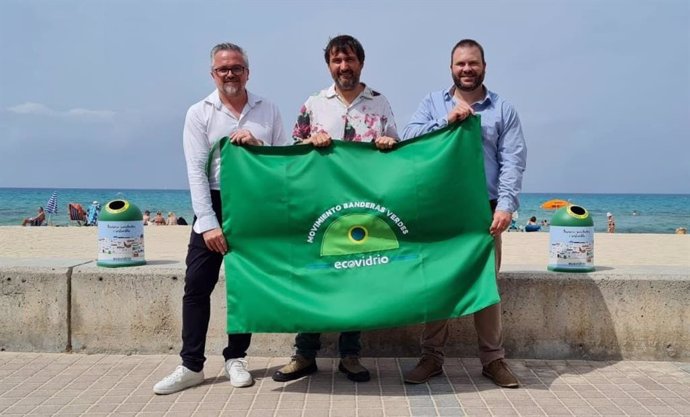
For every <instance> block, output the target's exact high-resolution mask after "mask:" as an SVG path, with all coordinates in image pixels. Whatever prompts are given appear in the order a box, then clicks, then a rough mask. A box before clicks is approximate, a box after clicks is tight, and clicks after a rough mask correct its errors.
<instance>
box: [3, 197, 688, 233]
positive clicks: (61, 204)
mask: <svg viewBox="0 0 690 417" xmlns="http://www.w3.org/2000/svg"><path fill="white" fill-rule="evenodd" d="M53 191H56V192H57V194H58V213H57V214H56V215H52V217H51V221H52V223H53V224H55V225H58V226H67V225H69V224H70V222H69V213H68V211H67V204H68V203H70V202H75V203H80V204H81V205H82V206H83V207H84V209H85V210H86V209H87V208H88V207H89V205H91V202H92V201H98V202H99V203H100V204H101V205H104V204H105V203H106V202H108V201H111V200H115V199H125V200H128V201H129V202H130V203H133V204H135V205H136V206H137V207H139V208H140V209H141V211H144V210H149V211H151V213H155V212H156V211H161V212H163V215H164V217H167V213H168V212H170V211H172V212H175V214H176V215H177V216H178V217H180V216H181V217H184V218H185V219H186V220H187V221H188V222H189V223H191V220H192V219H193V217H194V216H193V212H192V203H191V200H190V196H189V190H116V189H112V190H103V189H72V188H62V189H61V188H58V189H53V188H50V189H49V188H0V226H10V225H19V224H20V223H21V221H22V219H24V218H25V217H30V216H34V215H35V214H36V210H37V209H38V207H39V206H43V207H44V208H45V206H46V203H47V202H48V199H49V198H50V196H51V195H52V193H53ZM553 198H560V199H565V200H569V201H570V202H571V203H573V204H578V205H580V206H582V207H584V208H586V209H587V210H589V212H590V213H591V215H592V217H593V219H594V227H595V230H596V231H597V232H604V231H606V213H607V212H611V213H613V215H614V217H615V219H616V232H617V233H674V231H675V230H676V228H678V227H685V228H687V229H690V194H568V193H561V194H557V193H525V194H522V195H521V196H520V210H519V211H518V213H519V216H518V220H517V223H518V225H524V224H525V223H526V222H527V220H529V218H530V217H531V216H536V217H537V219H538V221H541V220H542V219H548V220H550V219H551V216H552V215H553V212H552V211H547V210H544V209H541V208H539V206H540V205H541V203H543V202H544V201H547V200H550V199H553Z"/></svg>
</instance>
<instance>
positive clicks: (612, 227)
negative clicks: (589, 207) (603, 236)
mask: <svg viewBox="0 0 690 417" xmlns="http://www.w3.org/2000/svg"><path fill="white" fill-rule="evenodd" d="M606 221H607V225H606V231H607V232H609V233H616V219H615V218H614V217H613V214H611V213H610V212H609V213H606Z"/></svg>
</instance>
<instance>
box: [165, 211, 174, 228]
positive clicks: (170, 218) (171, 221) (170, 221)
mask: <svg viewBox="0 0 690 417" xmlns="http://www.w3.org/2000/svg"><path fill="white" fill-rule="evenodd" d="M166 224H167V225H168V226H177V216H175V212H173V211H169V212H168V221H167V223H166Z"/></svg>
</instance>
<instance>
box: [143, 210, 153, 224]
mask: <svg viewBox="0 0 690 417" xmlns="http://www.w3.org/2000/svg"><path fill="white" fill-rule="evenodd" d="M142 220H143V221H144V226H148V224H149V222H150V221H151V212H150V211H148V210H144V218H143V219H142Z"/></svg>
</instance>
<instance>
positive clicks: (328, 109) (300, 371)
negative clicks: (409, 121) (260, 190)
mask: <svg viewBox="0 0 690 417" xmlns="http://www.w3.org/2000/svg"><path fill="white" fill-rule="evenodd" d="M324 58H325V60H326V64H327V65H328V70H329V72H330V73H331V77H332V78H333V81H334V83H333V85H331V86H330V87H329V88H327V89H325V90H322V91H321V92H319V93H318V94H315V95H313V96H311V97H309V98H308V99H307V101H306V103H304V105H303V106H302V108H301V110H300V114H299V116H298V117H297V123H296V124H295V128H294V130H293V132H292V136H293V138H294V139H295V141H296V142H298V143H303V144H311V145H313V146H316V147H324V146H329V145H330V144H331V141H332V140H334V139H339V140H344V141H353V142H374V144H375V145H376V147H377V148H378V149H391V148H393V147H394V146H395V144H396V143H397V141H398V132H397V129H396V126H395V120H394V118H393V112H392V110H391V106H390V104H389V103H388V100H387V99H386V98H385V97H384V96H383V95H382V94H381V93H379V92H377V91H375V90H372V89H371V88H370V87H368V86H367V85H366V84H364V83H361V82H360V81H359V76H360V74H361V72H362V68H363V67H364V48H362V45H361V44H360V43H359V41H358V40H357V39H355V38H353V37H352V36H348V35H342V36H337V37H335V38H333V39H331V40H330V41H329V42H328V45H326V49H325V50H324ZM295 347H296V353H295V355H294V356H293V357H292V360H291V361H290V362H289V363H288V364H287V365H285V366H284V367H282V368H281V369H279V370H277V371H276V372H275V373H274V374H273V379H274V380H275V381H280V382H284V381H291V380H294V379H297V378H301V377H303V376H305V375H309V374H312V373H314V372H316V371H317V367H316V353H317V351H318V350H319V349H320V348H321V334H320V333H299V334H298V335H297V336H296V338H295ZM338 349H339V351H340V357H341V359H340V363H339V364H338V369H339V370H340V372H343V373H344V374H345V375H346V376H347V378H348V379H350V380H351V381H355V382H365V381H369V379H370V375H369V371H368V370H367V369H366V368H365V367H364V366H362V364H361V363H360V361H359V356H360V351H361V349H362V347H361V343H360V332H359V331H351V332H343V333H340V338H339V341H338Z"/></svg>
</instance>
